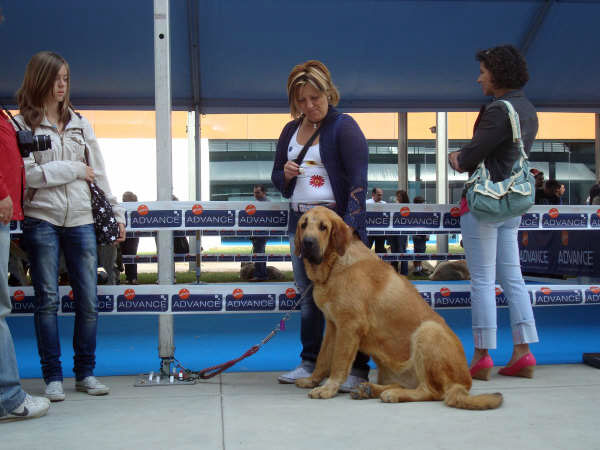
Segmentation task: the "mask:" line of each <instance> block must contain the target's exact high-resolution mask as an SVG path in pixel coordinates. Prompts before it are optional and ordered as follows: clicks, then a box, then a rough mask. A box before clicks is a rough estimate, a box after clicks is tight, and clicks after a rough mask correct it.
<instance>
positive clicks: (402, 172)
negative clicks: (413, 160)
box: [398, 112, 408, 192]
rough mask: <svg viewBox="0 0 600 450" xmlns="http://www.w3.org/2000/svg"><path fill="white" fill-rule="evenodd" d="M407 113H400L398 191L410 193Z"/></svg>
mask: <svg viewBox="0 0 600 450" xmlns="http://www.w3.org/2000/svg"><path fill="white" fill-rule="evenodd" d="M406 117H407V113H406V112H399V113H398V189H404V190H405V191H406V192H408V127H407V120H406Z"/></svg>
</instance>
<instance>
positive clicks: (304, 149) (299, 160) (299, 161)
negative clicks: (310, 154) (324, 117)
mask: <svg viewBox="0 0 600 450" xmlns="http://www.w3.org/2000/svg"><path fill="white" fill-rule="evenodd" d="M300 126H302V124H300ZM321 128H323V127H322V126H320V127H319V128H317V129H316V130H315V132H314V133H313V135H312V136H311V137H310V139H309V140H308V141H306V144H304V147H302V150H300V153H299V154H298V156H297V157H296V159H294V162H295V163H296V164H298V165H300V164H302V160H303V159H304V156H306V152H307V151H308V148H309V147H310V146H311V145H312V143H313V142H314V141H315V139H316V138H317V136H318V135H319V133H320V132H321ZM298 129H300V127H298Z"/></svg>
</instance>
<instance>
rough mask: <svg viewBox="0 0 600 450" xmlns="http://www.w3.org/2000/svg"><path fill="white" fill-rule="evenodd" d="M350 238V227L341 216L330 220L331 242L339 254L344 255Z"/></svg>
mask: <svg viewBox="0 0 600 450" xmlns="http://www.w3.org/2000/svg"><path fill="white" fill-rule="evenodd" d="M351 240H352V229H351V228H350V227H349V226H348V225H347V224H346V222H344V221H343V220H342V219H341V218H336V219H335V220H333V221H332V222H331V243H332V244H333V248H335V251H336V252H337V253H338V255H340V256H344V253H346V249H347V248H348V245H349V244H350V241H351Z"/></svg>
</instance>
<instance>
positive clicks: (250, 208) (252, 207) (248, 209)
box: [246, 205, 256, 216]
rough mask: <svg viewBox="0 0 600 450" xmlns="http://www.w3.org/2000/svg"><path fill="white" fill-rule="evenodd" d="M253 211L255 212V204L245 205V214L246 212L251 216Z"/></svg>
mask: <svg viewBox="0 0 600 450" xmlns="http://www.w3.org/2000/svg"><path fill="white" fill-rule="evenodd" d="M255 212H256V206H254V205H248V206H246V214H248V215H249V216H252V215H254V213H255Z"/></svg>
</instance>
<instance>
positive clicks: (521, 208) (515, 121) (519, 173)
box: [465, 100, 535, 222]
mask: <svg viewBox="0 0 600 450" xmlns="http://www.w3.org/2000/svg"><path fill="white" fill-rule="evenodd" d="M500 101H501V102H502V103H504V104H505V105H506V108H507V109H508V117H509V119H510V125H511V127H512V134H513V142H516V143H518V144H519V151H520V153H521V155H520V157H519V158H517V160H516V161H515V163H514V164H513V167H512V170H511V174H510V176H509V177H508V178H506V179H505V180H502V181H498V182H496V183H494V182H493V181H492V180H491V179H490V174H489V171H488V170H487V169H486V167H485V164H484V161H481V163H480V164H479V166H478V167H477V169H476V170H475V172H473V174H472V175H471V176H470V177H469V179H468V180H467V182H466V183H465V187H466V189H467V192H466V198H467V205H468V206H469V210H470V211H471V213H473V215H474V216H475V217H476V218H477V219H479V220H481V221H483V222H501V221H503V220H506V219H509V218H511V217H517V216H521V215H523V214H524V213H525V212H527V210H528V209H529V208H530V207H531V206H532V205H533V204H534V203H535V189H534V186H535V179H534V178H533V175H532V174H531V173H530V172H529V162H528V158H527V154H526V153H525V148H524V146H523V139H522V138H521V125H520V123H519V115H518V114H517V112H516V111H515V109H514V108H513V106H512V105H511V104H510V102H507V101H506V100H500Z"/></svg>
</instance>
